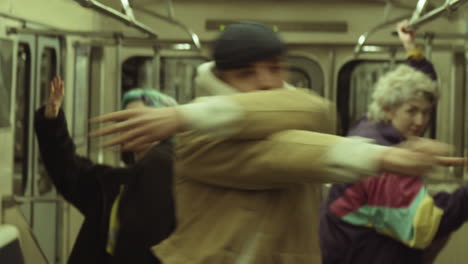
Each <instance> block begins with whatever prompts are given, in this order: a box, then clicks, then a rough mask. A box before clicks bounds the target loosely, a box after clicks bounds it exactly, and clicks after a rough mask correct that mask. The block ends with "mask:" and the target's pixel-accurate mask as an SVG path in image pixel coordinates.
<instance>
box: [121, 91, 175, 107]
mask: <svg viewBox="0 0 468 264" xmlns="http://www.w3.org/2000/svg"><path fill="white" fill-rule="evenodd" d="M133 101H142V102H143V103H144V104H145V105H146V106H151V107H169V106H176V105H177V102H176V100H174V98H172V97H170V96H169V95H166V94H163V93H161V92H158V91H156V90H152V89H132V90H129V91H127V92H126V93H125V94H124V96H123V98H122V109H124V108H125V107H127V105H128V104H129V103H130V102H133Z"/></svg>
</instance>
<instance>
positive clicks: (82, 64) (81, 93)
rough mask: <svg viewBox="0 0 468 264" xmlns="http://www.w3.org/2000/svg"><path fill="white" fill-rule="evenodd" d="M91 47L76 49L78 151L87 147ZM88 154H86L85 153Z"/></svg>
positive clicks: (76, 138) (75, 83) (75, 113)
mask: <svg viewBox="0 0 468 264" xmlns="http://www.w3.org/2000/svg"><path fill="white" fill-rule="evenodd" d="M89 53H90V50H89V47H88V46H80V45H78V46H76V47H75V80H74V96H73V98H74V100H73V104H74V105H73V115H74V117H73V138H74V140H75V144H76V145H77V147H78V149H79V148H80V147H82V146H84V147H85V148H86V145H87V142H88V141H87V136H86V134H87V131H88V109H89V108H88V102H89V62H90V57H89ZM84 153H86V152H84Z"/></svg>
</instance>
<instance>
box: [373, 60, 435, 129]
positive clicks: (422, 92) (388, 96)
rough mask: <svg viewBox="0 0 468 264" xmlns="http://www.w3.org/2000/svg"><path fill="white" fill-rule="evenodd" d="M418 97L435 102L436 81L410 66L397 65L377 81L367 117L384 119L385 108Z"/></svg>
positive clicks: (396, 106) (378, 119)
mask: <svg viewBox="0 0 468 264" xmlns="http://www.w3.org/2000/svg"><path fill="white" fill-rule="evenodd" d="M420 98H426V99H428V100H429V101H430V102H431V103H433V104H435V103H437V100H438V99H439V90H438V87H437V83H436V82H435V81H433V80H431V78H429V76H427V75H426V74H424V73H423V72H421V71H418V70H416V69H414V68H412V67H411V66H408V65H404V64H402V65H399V66H398V67H397V68H396V69H394V70H392V71H390V72H388V73H386V74H385V75H383V76H382V77H381V78H380V79H379V80H378V81H377V83H376V85H375V89H374V92H373V94H372V103H371V104H370V105H369V108H368V112H367V118H369V120H371V121H374V122H380V121H385V116H386V114H385V111H384V110H385V109H389V110H396V109H397V108H398V107H399V106H401V105H402V104H404V103H405V102H407V101H409V100H413V99H420Z"/></svg>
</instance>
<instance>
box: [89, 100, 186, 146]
mask: <svg viewBox="0 0 468 264" xmlns="http://www.w3.org/2000/svg"><path fill="white" fill-rule="evenodd" d="M110 121H117V123H114V124H112V125H109V126H107V127H104V128H101V129H99V130H97V131H94V132H92V133H91V136H92V137H97V136H105V135H111V134H116V133H119V132H121V135H119V136H116V137H114V138H112V139H111V140H109V141H107V142H105V143H104V144H103V146H104V147H111V146H115V145H121V144H122V148H121V150H122V151H138V150H140V149H142V148H145V147H146V146H148V144H152V143H154V142H157V141H160V140H162V139H166V138H169V137H171V136H173V135H175V134H177V133H178V132H181V131H182V127H183V122H182V119H181V117H180V115H179V113H178V112H177V110H176V108H175V107H164V108H152V107H140V108H133V109H127V110H122V111H117V112H113V113H109V114H106V115H102V116H98V117H95V118H93V119H91V122H92V123H100V122H110Z"/></svg>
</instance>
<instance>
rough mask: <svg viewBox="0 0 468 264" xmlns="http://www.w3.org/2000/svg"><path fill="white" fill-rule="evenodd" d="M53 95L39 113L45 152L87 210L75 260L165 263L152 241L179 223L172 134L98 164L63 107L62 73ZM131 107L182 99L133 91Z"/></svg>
mask: <svg viewBox="0 0 468 264" xmlns="http://www.w3.org/2000/svg"><path fill="white" fill-rule="evenodd" d="M50 90H51V92H50V97H49V100H48V102H47V103H46V105H45V106H43V107H41V108H40V109H39V110H37V112H36V114H35V119H34V126H35V130H36V135H37V139H38V142H39V149H40V153H41V156H42V159H43V162H44V165H45V167H46V169H47V172H48V173H49V175H50V177H51V179H52V181H53V183H54V185H55V187H56V188H57V191H58V192H59V193H60V194H61V195H62V196H63V197H64V198H65V199H66V200H67V201H68V202H70V203H71V204H72V205H74V206H75V207H76V208H77V209H78V210H79V211H80V212H81V213H82V214H83V215H84V217H85V219H84V222H83V225H82V226H81V230H80V232H79V235H78V237H77V240H76V242H75V245H74V247H73V250H72V252H71V255H70V258H69V259H68V263H70V264H75V263H80V264H83V263H87V264H90V263H99V264H105V263H139V264H145V263H160V262H159V260H157V259H156V258H155V257H154V256H153V255H152V254H151V252H150V247H151V246H154V245H155V244H158V243H159V242H160V241H162V240H164V239H165V238H167V237H168V236H169V235H170V234H171V233H172V231H173V230H174V228H175V209H174V201H173V194H172V174H173V171H172V170H173V168H172V162H173V154H172V142H171V139H166V140H162V141H160V142H159V143H158V144H156V145H150V146H146V147H145V148H143V149H142V150H140V151H138V152H135V153H126V154H124V155H122V157H124V159H123V160H124V161H126V162H132V161H136V162H134V164H130V166H128V167H127V168H116V167H111V166H107V165H100V164H95V163H94V162H92V161H91V160H89V159H87V158H84V157H81V156H79V155H77V153H76V150H75V144H74V143H73V141H72V139H71V137H70V135H69V132H68V130H67V123H66V120H65V115H64V112H63V110H61V109H60V106H61V103H62V100H63V96H64V84H63V81H61V80H60V78H57V77H56V78H54V80H52V82H51V85H50ZM122 101H123V108H134V107H143V106H152V107H164V106H174V105H176V103H175V101H174V100H173V99H172V98H170V97H169V96H166V95H164V94H161V93H159V92H156V91H154V90H149V89H144V90H143V89H137V90H131V91H129V92H127V93H126V94H125V96H124V98H123V100H122Z"/></svg>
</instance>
